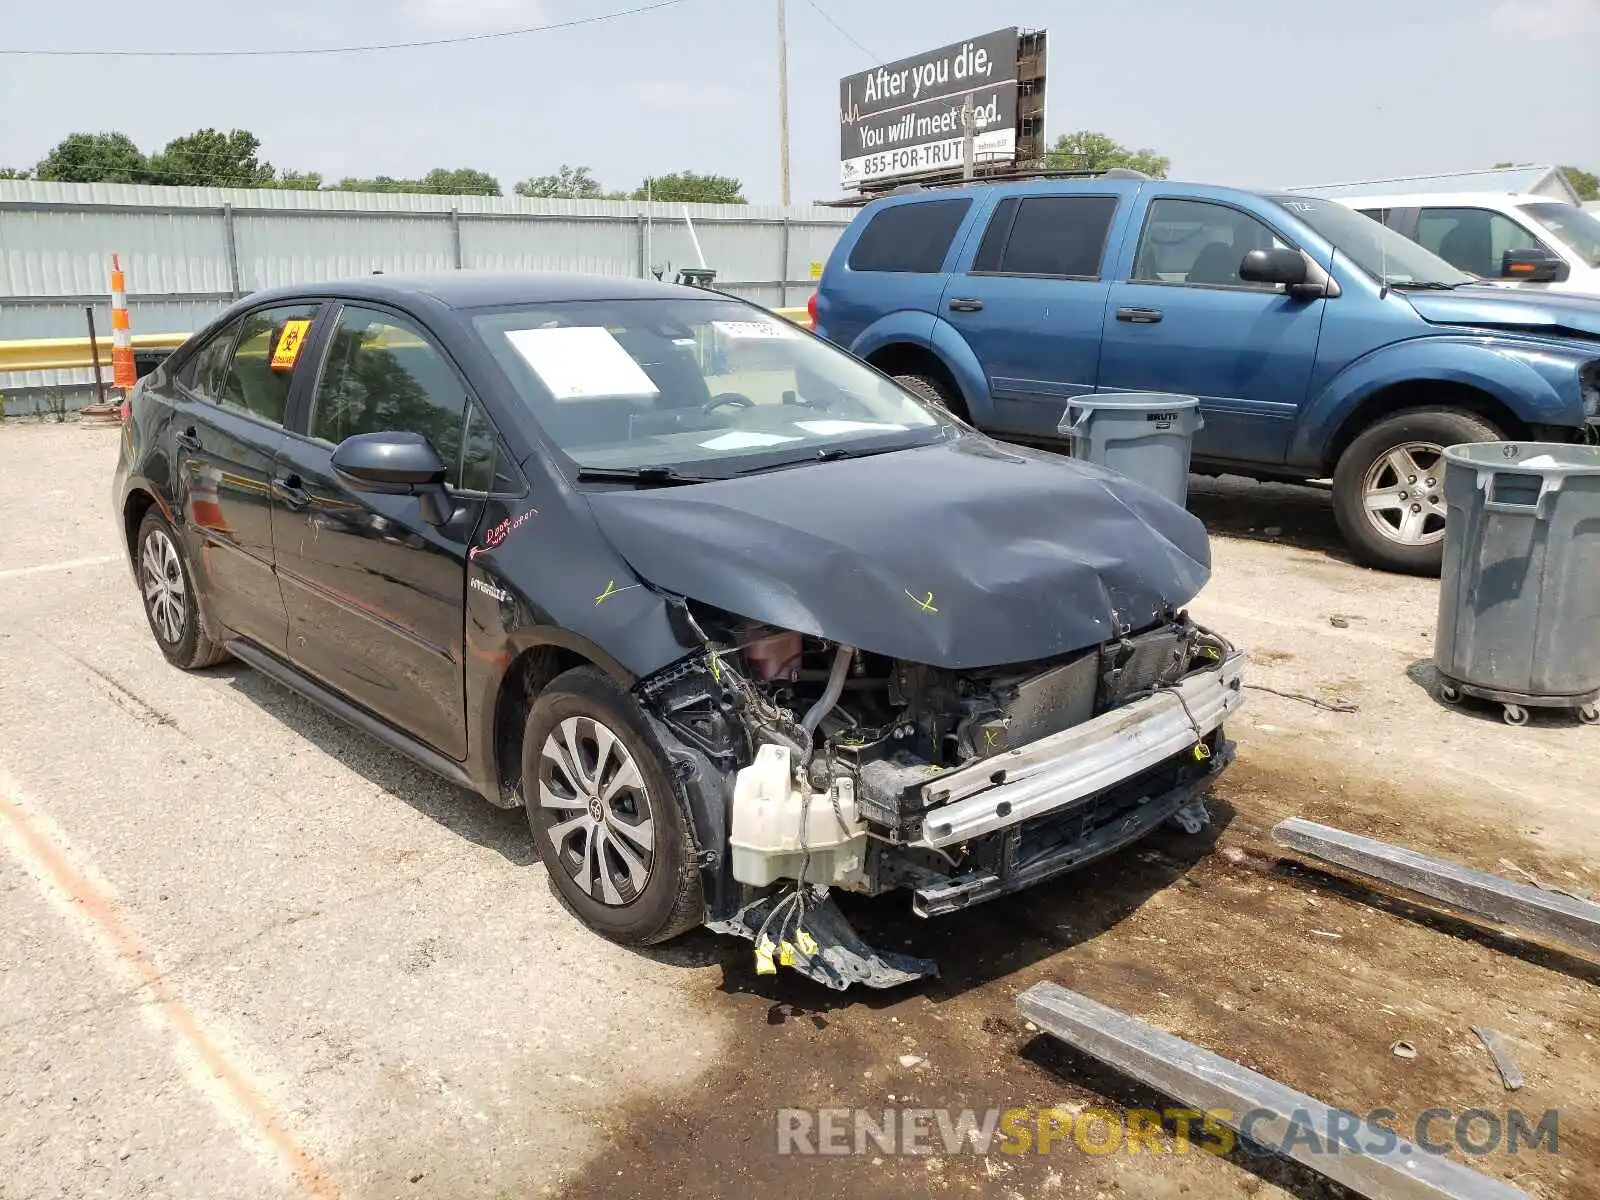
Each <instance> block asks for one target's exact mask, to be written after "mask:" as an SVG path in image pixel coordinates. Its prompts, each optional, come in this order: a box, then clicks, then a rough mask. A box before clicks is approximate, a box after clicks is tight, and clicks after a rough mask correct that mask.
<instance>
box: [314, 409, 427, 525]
mask: <svg viewBox="0 0 1600 1200" xmlns="http://www.w3.org/2000/svg"><path fill="white" fill-rule="evenodd" d="M332 462H333V469H334V471H335V472H336V473H337V474H338V476H339V477H340V478H341V479H343V480H344V481H345V482H347V483H348V484H349V485H350V486H351V487H352V488H353V489H355V490H356V491H358V492H380V493H383V494H385V495H391V496H411V495H414V496H416V497H417V498H418V500H419V501H420V502H421V506H422V519H423V520H425V521H427V522H428V523H429V524H430V525H443V524H444V523H445V522H446V521H448V520H449V519H450V512H449V509H450V505H449V504H448V503H447V501H446V496H445V490H444V481H445V476H446V475H447V474H449V472H448V471H447V470H446V468H445V465H444V462H443V460H441V459H440V458H439V452H438V451H437V450H435V449H434V448H433V444H432V443H431V442H429V441H428V439H427V438H425V437H423V436H422V435H421V434H420V433H408V432H401V431H398V430H396V431H393V432H385V433H357V434H352V435H351V436H350V437H347V438H345V440H344V441H342V442H340V443H339V445H338V447H337V448H335V450H334V452H333V459H332Z"/></svg>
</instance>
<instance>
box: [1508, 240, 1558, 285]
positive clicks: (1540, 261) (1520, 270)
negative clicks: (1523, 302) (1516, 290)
mask: <svg viewBox="0 0 1600 1200" xmlns="http://www.w3.org/2000/svg"><path fill="white" fill-rule="evenodd" d="M1571 274H1572V268H1571V267H1570V266H1568V265H1567V261H1566V259H1564V258H1562V257H1561V256H1560V255H1559V254H1555V253H1552V252H1551V251H1549V250H1546V249H1545V248H1544V247H1543V246H1530V247H1528V248H1527V249H1526V250H1507V251H1506V252H1505V253H1504V254H1502V255H1501V256H1500V278H1502V279H1515V280H1516V281H1517V282H1518V283H1561V282H1563V281H1564V280H1565V279H1566V278H1567V276H1569V275H1571Z"/></svg>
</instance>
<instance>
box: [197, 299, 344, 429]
mask: <svg viewBox="0 0 1600 1200" xmlns="http://www.w3.org/2000/svg"><path fill="white" fill-rule="evenodd" d="M320 308H321V305H319V304H283V305H279V306H277V307H275V308H261V309H257V310H256V311H255V312H253V313H247V314H246V315H245V317H244V320H243V321H242V322H241V323H240V328H239V340H238V343H237V344H236V345H235V346H234V349H233V358H232V359H231V360H230V361H229V363H228V369H227V371H226V372H225V373H224V374H223V376H222V379H221V382H220V383H219V385H218V387H217V395H216V397H215V399H216V401H217V403H218V404H220V405H222V407H224V408H232V409H236V410H237V411H239V412H246V413H249V414H250V415H251V416H253V417H257V418H259V419H260V420H263V421H267V422H270V423H271V424H274V425H282V424H283V414H284V410H285V409H286V408H287V406H288V402H289V389H290V388H291V387H292V386H293V385H294V377H295V372H296V371H297V370H299V369H300V362H301V359H302V357H303V355H302V354H301V351H302V350H303V349H304V347H305V343H306V339H307V337H309V335H310V333H311V323H312V322H313V321H315V320H316V319H317V312H318V310H319V309H320Z"/></svg>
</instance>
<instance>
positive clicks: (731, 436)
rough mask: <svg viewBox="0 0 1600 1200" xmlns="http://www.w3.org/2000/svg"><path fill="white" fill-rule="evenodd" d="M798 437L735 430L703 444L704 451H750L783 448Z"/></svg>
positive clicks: (701, 444) (701, 446)
mask: <svg viewBox="0 0 1600 1200" xmlns="http://www.w3.org/2000/svg"><path fill="white" fill-rule="evenodd" d="M799 440H800V439H799V438H797V437H786V436H784V435H783V434H781V433H741V432H739V431H738V430H734V431H733V432H732V433H725V434H723V435H722V436H721V437H714V438H712V439H711V440H710V441H709V442H701V443H700V449H702V450H750V449H753V448H754V447H756V446H781V445H782V444H783V443H784V442H798V441H799Z"/></svg>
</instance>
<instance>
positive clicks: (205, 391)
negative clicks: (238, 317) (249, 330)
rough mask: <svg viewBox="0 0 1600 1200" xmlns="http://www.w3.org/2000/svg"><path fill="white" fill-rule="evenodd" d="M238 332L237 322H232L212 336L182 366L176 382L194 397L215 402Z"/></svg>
mask: <svg viewBox="0 0 1600 1200" xmlns="http://www.w3.org/2000/svg"><path fill="white" fill-rule="evenodd" d="M238 332H239V322H238V321H232V322H230V323H229V324H228V327H227V328H226V329H223V330H221V331H220V332H218V333H214V334H212V335H211V337H210V338H208V339H207V340H206V342H205V344H204V345H202V346H201V347H200V349H198V350H196V351H195V352H194V353H193V354H192V355H190V356H189V361H188V362H186V363H184V364H183V369H182V370H181V371H179V372H178V382H179V383H181V384H182V385H183V386H184V387H185V388H187V389H188V390H189V391H191V392H193V393H194V394H195V395H197V396H201V397H203V398H204V399H207V400H211V401H215V400H216V399H217V397H218V394H219V393H220V392H221V390H222V375H223V371H224V370H225V369H226V367H227V365H228V351H230V350H232V349H233V339H234V337H235V335H237V334H238Z"/></svg>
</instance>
